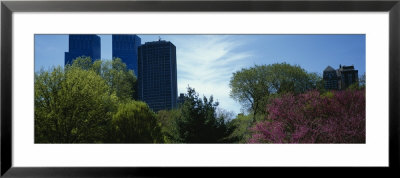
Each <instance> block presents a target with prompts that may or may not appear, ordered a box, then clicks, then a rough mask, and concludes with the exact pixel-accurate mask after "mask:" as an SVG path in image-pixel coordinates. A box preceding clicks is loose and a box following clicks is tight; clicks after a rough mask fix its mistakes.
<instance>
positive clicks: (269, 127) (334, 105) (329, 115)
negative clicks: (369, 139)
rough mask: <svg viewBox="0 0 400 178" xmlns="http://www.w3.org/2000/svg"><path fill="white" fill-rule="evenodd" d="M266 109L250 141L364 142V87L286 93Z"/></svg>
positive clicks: (253, 128) (253, 129)
mask: <svg viewBox="0 0 400 178" xmlns="http://www.w3.org/2000/svg"><path fill="white" fill-rule="evenodd" d="M267 112H268V118H267V120H266V121H262V122H259V123H257V124H256V125H255V126H254V127H252V128H251V130H252V131H253V134H252V137H251V139H250V140H249V142H250V143H365V90H357V91H351V90H348V91H331V92H329V93H326V94H323V95H321V94H320V93H319V92H317V91H310V92H307V93H304V94H299V95H293V94H287V95H283V96H282V97H280V98H275V99H273V100H272V101H271V103H270V104H269V105H268V106H267Z"/></svg>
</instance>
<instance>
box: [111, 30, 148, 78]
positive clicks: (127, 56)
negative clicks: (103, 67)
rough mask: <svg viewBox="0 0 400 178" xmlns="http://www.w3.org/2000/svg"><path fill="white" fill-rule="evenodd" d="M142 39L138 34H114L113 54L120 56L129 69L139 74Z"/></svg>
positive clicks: (114, 56) (136, 74)
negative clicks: (139, 48)
mask: <svg viewBox="0 0 400 178" xmlns="http://www.w3.org/2000/svg"><path fill="white" fill-rule="evenodd" d="M140 44H141V39H140V37H138V36H137V35H112V56H113V58H120V59H121V60H122V62H124V63H125V64H126V66H127V68H128V69H129V70H133V72H134V73H135V76H136V77H137V76H138V47H139V46H140Z"/></svg>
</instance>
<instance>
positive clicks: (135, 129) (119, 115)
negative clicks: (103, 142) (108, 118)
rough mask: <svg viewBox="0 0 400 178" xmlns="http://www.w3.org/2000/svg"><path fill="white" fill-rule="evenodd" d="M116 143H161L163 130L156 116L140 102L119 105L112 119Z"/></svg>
mask: <svg viewBox="0 0 400 178" xmlns="http://www.w3.org/2000/svg"><path fill="white" fill-rule="evenodd" d="M112 126H113V129H112V130H113V133H114V134H115V137H114V139H113V140H114V142H116V143H160V142H162V136H161V130H160V127H159V125H158V124H157V120H156V115H155V113H154V112H153V111H151V109H150V108H149V107H148V106H147V104H146V103H144V102H140V101H129V102H126V103H122V104H119V106H118V111H117V112H116V113H115V114H114V115H113V118H112Z"/></svg>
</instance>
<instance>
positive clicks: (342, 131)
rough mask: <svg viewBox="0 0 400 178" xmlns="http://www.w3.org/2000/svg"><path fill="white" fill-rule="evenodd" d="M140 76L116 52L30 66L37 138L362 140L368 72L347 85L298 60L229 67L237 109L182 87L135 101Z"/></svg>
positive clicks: (87, 140)
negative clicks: (329, 83) (167, 100)
mask: <svg viewBox="0 0 400 178" xmlns="http://www.w3.org/2000/svg"><path fill="white" fill-rule="evenodd" d="M136 81H137V77H136V76H135V75H134V72H133V71H132V70H128V69H127V67H126V65H125V64H124V63H123V62H122V61H121V59H119V58H115V59H113V60H108V61H104V60H96V61H94V62H93V61H92V60H91V59H90V57H84V56H82V57H79V58H77V59H76V60H74V62H73V64H68V65H66V66H65V67H60V66H58V67H53V68H51V69H48V70H43V69H42V70H40V71H38V72H35V84H34V88H35V93H34V95H35V96H34V105H35V109H34V117H35V143H365V75H363V76H362V77H361V78H360V79H359V80H358V81H357V82H356V83H355V84H353V85H352V86H350V87H349V88H348V89H347V90H344V91H326V90H325V89H324V84H323V80H322V78H321V77H320V76H319V75H318V74H316V73H309V72H307V71H306V70H304V69H302V68H301V67H300V66H298V65H290V64H286V63H277V64H270V65H255V66H253V67H250V68H243V69H241V70H239V71H236V72H234V73H233V75H232V77H231V80H230V83H229V84H230V88H231V91H230V96H231V97H232V98H233V99H234V100H236V101H238V102H239V103H240V104H241V105H242V107H243V109H244V110H245V112H244V113H240V114H238V115H237V116H235V115H234V114H233V113H232V112H229V111H226V110H224V109H222V108H220V107H219V103H218V102H215V101H214V99H213V96H210V97H206V96H202V97H200V96H199V94H198V93H197V92H196V91H195V89H194V88H191V87H190V86H188V87H187V93H186V94H185V97H184V102H183V103H181V104H179V106H178V107H177V108H174V109H170V110H161V111H158V112H157V113H155V112H153V111H152V110H151V109H150V108H149V106H148V105H147V104H146V103H145V102H142V101H139V100H137V92H136V88H137V86H136V85H137V83H136Z"/></svg>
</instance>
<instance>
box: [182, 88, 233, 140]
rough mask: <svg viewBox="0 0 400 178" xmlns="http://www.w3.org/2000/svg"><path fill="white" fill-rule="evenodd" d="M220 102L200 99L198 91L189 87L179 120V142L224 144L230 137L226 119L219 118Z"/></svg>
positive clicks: (211, 98)
mask: <svg viewBox="0 0 400 178" xmlns="http://www.w3.org/2000/svg"><path fill="white" fill-rule="evenodd" d="M217 106H218V102H217V103H214V101H213V97H212V96H211V97H210V98H209V99H207V98H206V97H205V96H204V97H203V99H201V98H199V96H198V94H197V93H196V91H195V90H194V89H192V88H190V87H188V93H187V96H186V99H185V102H184V104H183V106H182V107H181V115H180V118H179V119H178V120H177V128H178V134H179V141H180V142H183V143H224V142H227V140H226V139H227V137H228V136H229V135H230V132H229V129H228V127H227V123H226V121H225V119H224V117H219V118H218V117H217V114H216V109H217Z"/></svg>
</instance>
